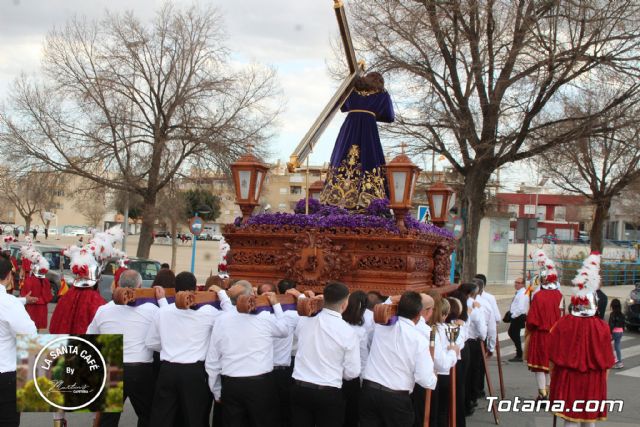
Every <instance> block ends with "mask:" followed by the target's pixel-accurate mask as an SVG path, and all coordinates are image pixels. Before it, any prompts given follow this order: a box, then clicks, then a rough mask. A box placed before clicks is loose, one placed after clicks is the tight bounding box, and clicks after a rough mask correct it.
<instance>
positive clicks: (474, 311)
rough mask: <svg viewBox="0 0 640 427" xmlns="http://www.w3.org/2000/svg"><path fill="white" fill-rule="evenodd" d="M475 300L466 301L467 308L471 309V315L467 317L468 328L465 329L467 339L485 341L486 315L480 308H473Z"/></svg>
mask: <svg viewBox="0 0 640 427" xmlns="http://www.w3.org/2000/svg"><path fill="white" fill-rule="evenodd" d="M474 302H475V300H473V299H472V298H468V299H467V307H468V308H470V309H471V314H470V315H469V327H468V329H467V332H468V334H467V339H477V338H480V339H481V340H483V341H484V340H485V339H486V338H487V315H486V311H484V310H483V309H482V306H480V307H479V308H473V303H474Z"/></svg>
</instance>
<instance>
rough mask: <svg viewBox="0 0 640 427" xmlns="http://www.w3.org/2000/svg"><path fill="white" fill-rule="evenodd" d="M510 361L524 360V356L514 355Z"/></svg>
mask: <svg viewBox="0 0 640 427" xmlns="http://www.w3.org/2000/svg"><path fill="white" fill-rule="evenodd" d="M509 362H522V356H516V357H512V358H511V359H509Z"/></svg>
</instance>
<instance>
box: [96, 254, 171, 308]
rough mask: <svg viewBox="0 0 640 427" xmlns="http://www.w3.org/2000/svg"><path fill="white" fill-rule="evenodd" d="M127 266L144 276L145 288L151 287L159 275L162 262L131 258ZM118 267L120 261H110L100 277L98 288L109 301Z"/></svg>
mask: <svg viewBox="0 0 640 427" xmlns="http://www.w3.org/2000/svg"><path fill="white" fill-rule="evenodd" d="M127 268H129V269H131V270H136V271H137V272H138V273H140V275H141V276H142V286H143V287H144V288H150V287H151V284H152V283H153V281H154V280H155V278H156V276H157V275H158V271H160V263H159V262H158V261H153V260H150V259H143V258H129V263H128V264H127ZM117 269H118V263H117V262H116V261H113V262H110V263H109V264H107V266H106V267H105V269H104V271H103V272H102V276H101V277H100V282H99V284H98V290H99V291H100V295H102V298H104V299H105V300H107V301H111V298H112V291H111V285H112V284H113V276H114V274H115V272H116V270H117Z"/></svg>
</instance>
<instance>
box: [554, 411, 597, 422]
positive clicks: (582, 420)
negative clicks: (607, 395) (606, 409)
mask: <svg viewBox="0 0 640 427" xmlns="http://www.w3.org/2000/svg"><path fill="white" fill-rule="evenodd" d="M554 414H555V415H556V416H557V417H560V418H563V419H565V420H567V421H572V422H574V423H592V422H594V421H606V420H607V417H598V418H593V419H586V418H571V417H568V416H566V415H564V414H563V413H562V412H554Z"/></svg>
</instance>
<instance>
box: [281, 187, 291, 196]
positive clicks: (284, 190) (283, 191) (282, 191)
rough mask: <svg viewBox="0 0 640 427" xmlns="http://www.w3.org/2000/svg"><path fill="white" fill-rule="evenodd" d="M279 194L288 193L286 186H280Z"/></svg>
mask: <svg viewBox="0 0 640 427" xmlns="http://www.w3.org/2000/svg"><path fill="white" fill-rule="evenodd" d="M280 194H283V195H284V194H289V189H288V188H287V187H280Z"/></svg>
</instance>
